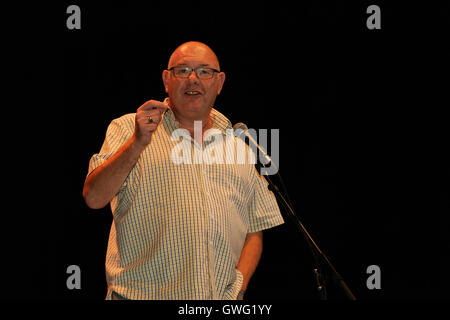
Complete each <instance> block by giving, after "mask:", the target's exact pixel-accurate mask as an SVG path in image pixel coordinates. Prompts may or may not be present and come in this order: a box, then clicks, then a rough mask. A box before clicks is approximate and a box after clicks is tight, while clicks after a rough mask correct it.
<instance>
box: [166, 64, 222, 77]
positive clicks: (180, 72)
mask: <svg viewBox="0 0 450 320" xmlns="http://www.w3.org/2000/svg"><path fill="white" fill-rule="evenodd" d="M167 70H169V71H172V73H173V75H174V76H175V77H177V78H189V76H190V75H191V73H192V71H194V72H195V74H196V75H197V77H198V78H199V79H202V80H203V79H211V78H212V77H213V76H214V73H216V72H220V71H219V70H216V69H213V68H208V67H198V68H190V67H187V66H183V67H172V68H170V69H167Z"/></svg>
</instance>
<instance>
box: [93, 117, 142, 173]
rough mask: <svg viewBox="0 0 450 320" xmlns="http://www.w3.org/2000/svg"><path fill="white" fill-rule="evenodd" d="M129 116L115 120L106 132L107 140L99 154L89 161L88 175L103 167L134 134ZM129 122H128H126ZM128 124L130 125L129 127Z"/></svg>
mask: <svg viewBox="0 0 450 320" xmlns="http://www.w3.org/2000/svg"><path fill="white" fill-rule="evenodd" d="M127 118H130V117H129V115H126V116H124V117H122V118H119V119H114V120H113V121H112V122H111V123H110V125H109V126H108V129H107V130H106V136H105V140H104V142H103V145H102V147H101V149H100V152H99V153H96V154H94V155H93V156H92V157H91V160H90V161H89V169H88V175H89V174H91V172H92V171H94V170H95V169H96V168H98V167H99V166H101V165H102V164H103V163H104V162H105V161H106V160H107V159H108V158H109V157H111V156H112V155H113V154H115V153H116V152H117V150H119V148H120V147H121V146H122V145H123V144H124V143H125V142H126V141H127V140H128V139H129V138H131V136H132V134H133V130H130V129H131V128H130V125H129V124H128V122H129V119H127ZM126 120H128V121H126ZM127 124H128V125H127Z"/></svg>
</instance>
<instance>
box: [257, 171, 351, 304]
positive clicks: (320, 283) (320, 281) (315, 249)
mask: <svg viewBox="0 0 450 320" xmlns="http://www.w3.org/2000/svg"><path fill="white" fill-rule="evenodd" d="M277 174H278V176H279V178H280V180H281V176H280V174H279V173H277ZM265 178H266V180H267V181H268V182H269V186H268V187H269V190H271V191H272V192H274V194H275V196H276V197H277V199H279V200H280V202H281V204H282V205H283V206H284V207H285V208H286V209H287V211H288V212H289V215H288V216H289V218H290V219H291V220H292V222H293V223H294V224H295V225H296V226H297V227H298V230H299V231H300V232H301V233H302V234H303V236H304V237H305V239H306V242H307V243H308V246H309V247H310V249H311V253H312V256H313V259H314V263H315V265H316V267H315V269H314V270H313V271H314V274H315V277H316V282H317V291H318V293H319V298H320V299H321V300H326V299H327V293H326V286H325V277H324V274H323V272H322V270H321V268H320V263H319V259H318V258H319V257H320V258H322V259H323V261H325V262H326V265H327V266H328V267H329V269H330V270H331V272H332V279H333V280H334V281H335V282H336V284H337V285H338V286H340V287H341V289H342V290H343V292H344V293H345V295H346V296H347V298H348V299H350V300H356V297H355V296H354V295H353V293H352V291H351V290H350V288H349V287H348V286H347V284H346V283H345V281H344V278H342V276H341V275H340V274H339V273H338V272H337V270H336V269H335V268H334V266H333V264H332V263H331V262H330V260H329V259H328V257H327V256H326V255H325V254H324V253H323V252H322V250H320V248H319V246H318V245H317V244H316V243H315V241H314V240H313V238H312V237H311V235H310V234H309V232H308V231H307V230H306V228H305V226H304V225H303V223H302V222H301V221H300V219H299V218H298V217H297V215H296V214H295V211H294V209H293V208H292V206H291V205H290V204H289V202H288V201H287V200H286V199H285V197H284V196H283V194H282V193H281V191H280V189H279V188H278V187H277V186H276V185H275V183H274V182H273V181H272V180H271V179H270V178H269V176H268V175H265Z"/></svg>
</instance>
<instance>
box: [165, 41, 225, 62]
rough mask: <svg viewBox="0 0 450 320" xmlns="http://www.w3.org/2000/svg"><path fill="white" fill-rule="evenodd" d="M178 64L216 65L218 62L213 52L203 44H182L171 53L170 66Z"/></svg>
mask: <svg viewBox="0 0 450 320" xmlns="http://www.w3.org/2000/svg"><path fill="white" fill-rule="evenodd" d="M180 64H187V65H189V64H192V65H209V66H214V67H218V65H219V63H218V61H217V57H216V55H215V54H214V52H213V51H212V50H211V49H209V48H208V47H204V46H196V45H193V46H182V47H180V48H178V49H177V50H175V52H174V53H173V54H172V56H171V58H170V61H169V65H170V67H172V66H176V65H180Z"/></svg>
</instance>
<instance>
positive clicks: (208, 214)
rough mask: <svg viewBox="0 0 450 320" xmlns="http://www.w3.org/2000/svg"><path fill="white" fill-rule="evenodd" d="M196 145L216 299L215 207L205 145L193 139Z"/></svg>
mask: <svg viewBox="0 0 450 320" xmlns="http://www.w3.org/2000/svg"><path fill="white" fill-rule="evenodd" d="M193 145H194V149H196V150H194V152H199V154H200V157H199V158H200V159H197V160H200V161H198V162H199V163H197V164H196V165H195V166H194V167H196V168H197V175H198V180H199V182H200V192H201V197H202V202H203V203H202V205H203V214H204V215H205V216H204V217H205V221H206V237H205V239H206V243H205V246H206V257H207V269H208V278H209V289H210V298H212V299H214V300H216V299H218V297H217V290H216V285H215V273H214V261H215V255H214V244H213V238H212V235H213V225H214V221H213V219H214V214H213V213H214V212H213V207H212V205H211V201H210V197H211V192H212V190H211V188H210V183H209V179H208V175H209V174H208V169H209V168H208V164H207V163H205V161H203V151H204V146H200V145H199V144H198V143H197V142H195V141H193Z"/></svg>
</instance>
